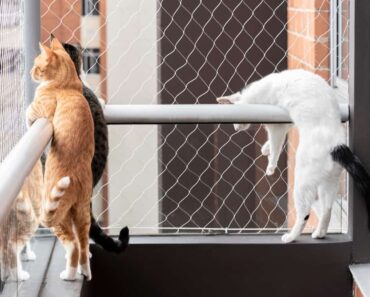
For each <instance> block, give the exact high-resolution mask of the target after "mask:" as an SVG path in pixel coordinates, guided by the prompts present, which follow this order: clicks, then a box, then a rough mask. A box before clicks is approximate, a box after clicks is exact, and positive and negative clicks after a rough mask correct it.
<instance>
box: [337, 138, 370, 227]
mask: <svg viewBox="0 0 370 297" xmlns="http://www.w3.org/2000/svg"><path fill="white" fill-rule="evenodd" d="M331 156H332V158H333V160H334V161H335V162H337V163H339V164H340V165H341V166H342V167H343V168H344V169H346V170H347V172H348V173H349V174H350V175H351V176H352V178H353V180H354V182H355V184H356V186H357V187H358V188H359V190H360V192H361V194H362V196H363V197H364V199H365V202H366V207H367V213H368V225H369V229H370V218H369V214H370V175H369V173H368V172H367V170H366V169H365V167H364V165H363V164H362V163H361V161H360V159H359V158H358V157H357V156H356V155H355V154H354V153H353V152H352V151H351V149H350V148H349V147H348V146H347V145H345V144H342V145H338V146H336V147H335V148H334V149H333V150H332V152H331Z"/></svg>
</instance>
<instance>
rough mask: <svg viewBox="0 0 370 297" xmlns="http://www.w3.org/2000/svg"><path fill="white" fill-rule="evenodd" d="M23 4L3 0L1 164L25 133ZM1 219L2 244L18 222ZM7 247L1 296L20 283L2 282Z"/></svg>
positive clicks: (0, 260) (0, 262)
mask: <svg viewBox="0 0 370 297" xmlns="http://www.w3.org/2000/svg"><path fill="white" fill-rule="evenodd" d="M22 5H23V2H22V1H21V0H2V1H0V163H1V162H2V161H3V160H4V158H5V157H6V155H7V154H8V153H9V152H10V151H11V149H12V148H13V147H14V146H15V145H16V143H17V142H18V141H19V139H20V138H21V137H22V135H23V134H24V132H25V118H24V110H25V98H24V80H23V79H22V78H23V71H24V65H23V61H24V59H23V36H22V32H23V31H22V28H23V23H22V20H23V6H22ZM1 219H2V224H1V225H0V234H1V239H0V241H1V242H2V243H3V242H4V239H5V238H6V236H4V234H10V233H12V234H16V232H17V221H16V218H15V217H13V216H10V217H5V218H4V217H3V218H1ZM4 246H6V245H3V244H2V248H1V249H0V268H1V269H0V271H1V275H0V277H1V281H0V295H1V296H4V297H5V296H15V295H16V294H17V292H18V289H19V287H18V284H17V283H16V282H12V283H11V284H10V283H8V284H7V285H6V286H4V282H3V281H2V280H3V279H4V278H5V277H4V274H5V273H4V271H6V270H5V268H4V267H5V265H4V263H9V262H10V260H11V256H10V253H8V252H9V250H7V249H6V248H3V247H4ZM13 247H14V246H13Z"/></svg>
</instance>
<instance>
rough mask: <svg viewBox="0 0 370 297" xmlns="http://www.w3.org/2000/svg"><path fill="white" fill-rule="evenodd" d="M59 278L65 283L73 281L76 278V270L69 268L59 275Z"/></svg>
mask: <svg viewBox="0 0 370 297" xmlns="http://www.w3.org/2000/svg"><path fill="white" fill-rule="evenodd" d="M59 276H60V278H61V279H62V280H65V281H74V280H76V277H77V268H73V267H70V268H68V269H66V270H64V271H62V272H61V273H60V275H59Z"/></svg>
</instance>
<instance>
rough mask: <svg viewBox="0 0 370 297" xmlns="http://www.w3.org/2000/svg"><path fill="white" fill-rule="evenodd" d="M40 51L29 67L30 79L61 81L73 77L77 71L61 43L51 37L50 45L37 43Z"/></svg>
mask: <svg viewBox="0 0 370 297" xmlns="http://www.w3.org/2000/svg"><path fill="white" fill-rule="evenodd" d="M39 45H40V50H41V53H40V55H38V56H37V57H36V58H35V60H34V65H33V67H32V69H31V76H32V79H33V80H35V81H58V80H59V81H61V82H62V81H63V80H66V79H71V78H73V75H74V74H75V75H76V77H77V73H76V71H75V67H74V64H73V62H72V60H71V58H70V57H69V55H68V53H67V52H66V51H65V50H64V48H63V45H62V43H61V42H60V41H59V40H58V39H56V38H53V39H52V40H51V42H50V47H47V46H46V45H44V44H41V43H40V44H39Z"/></svg>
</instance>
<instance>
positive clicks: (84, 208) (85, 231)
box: [73, 203, 92, 280]
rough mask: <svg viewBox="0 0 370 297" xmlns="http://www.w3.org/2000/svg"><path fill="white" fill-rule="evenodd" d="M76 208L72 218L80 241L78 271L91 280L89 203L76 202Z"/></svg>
mask: <svg viewBox="0 0 370 297" xmlns="http://www.w3.org/2000/svg"><path fill="white" fill-rule="evenodd" d="M76 210H77V211H74V212H73V220H74V224H75V227H76V235H77V238H78V240H79V243H80V261H79V264H80V271H81V274H83V275H84V276H85V277H86V279H87V280H91V277H92V276H91V269H90V252H89V230H90V224H91V220H90V203H81V204H77V207H76Z"/></svg>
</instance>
